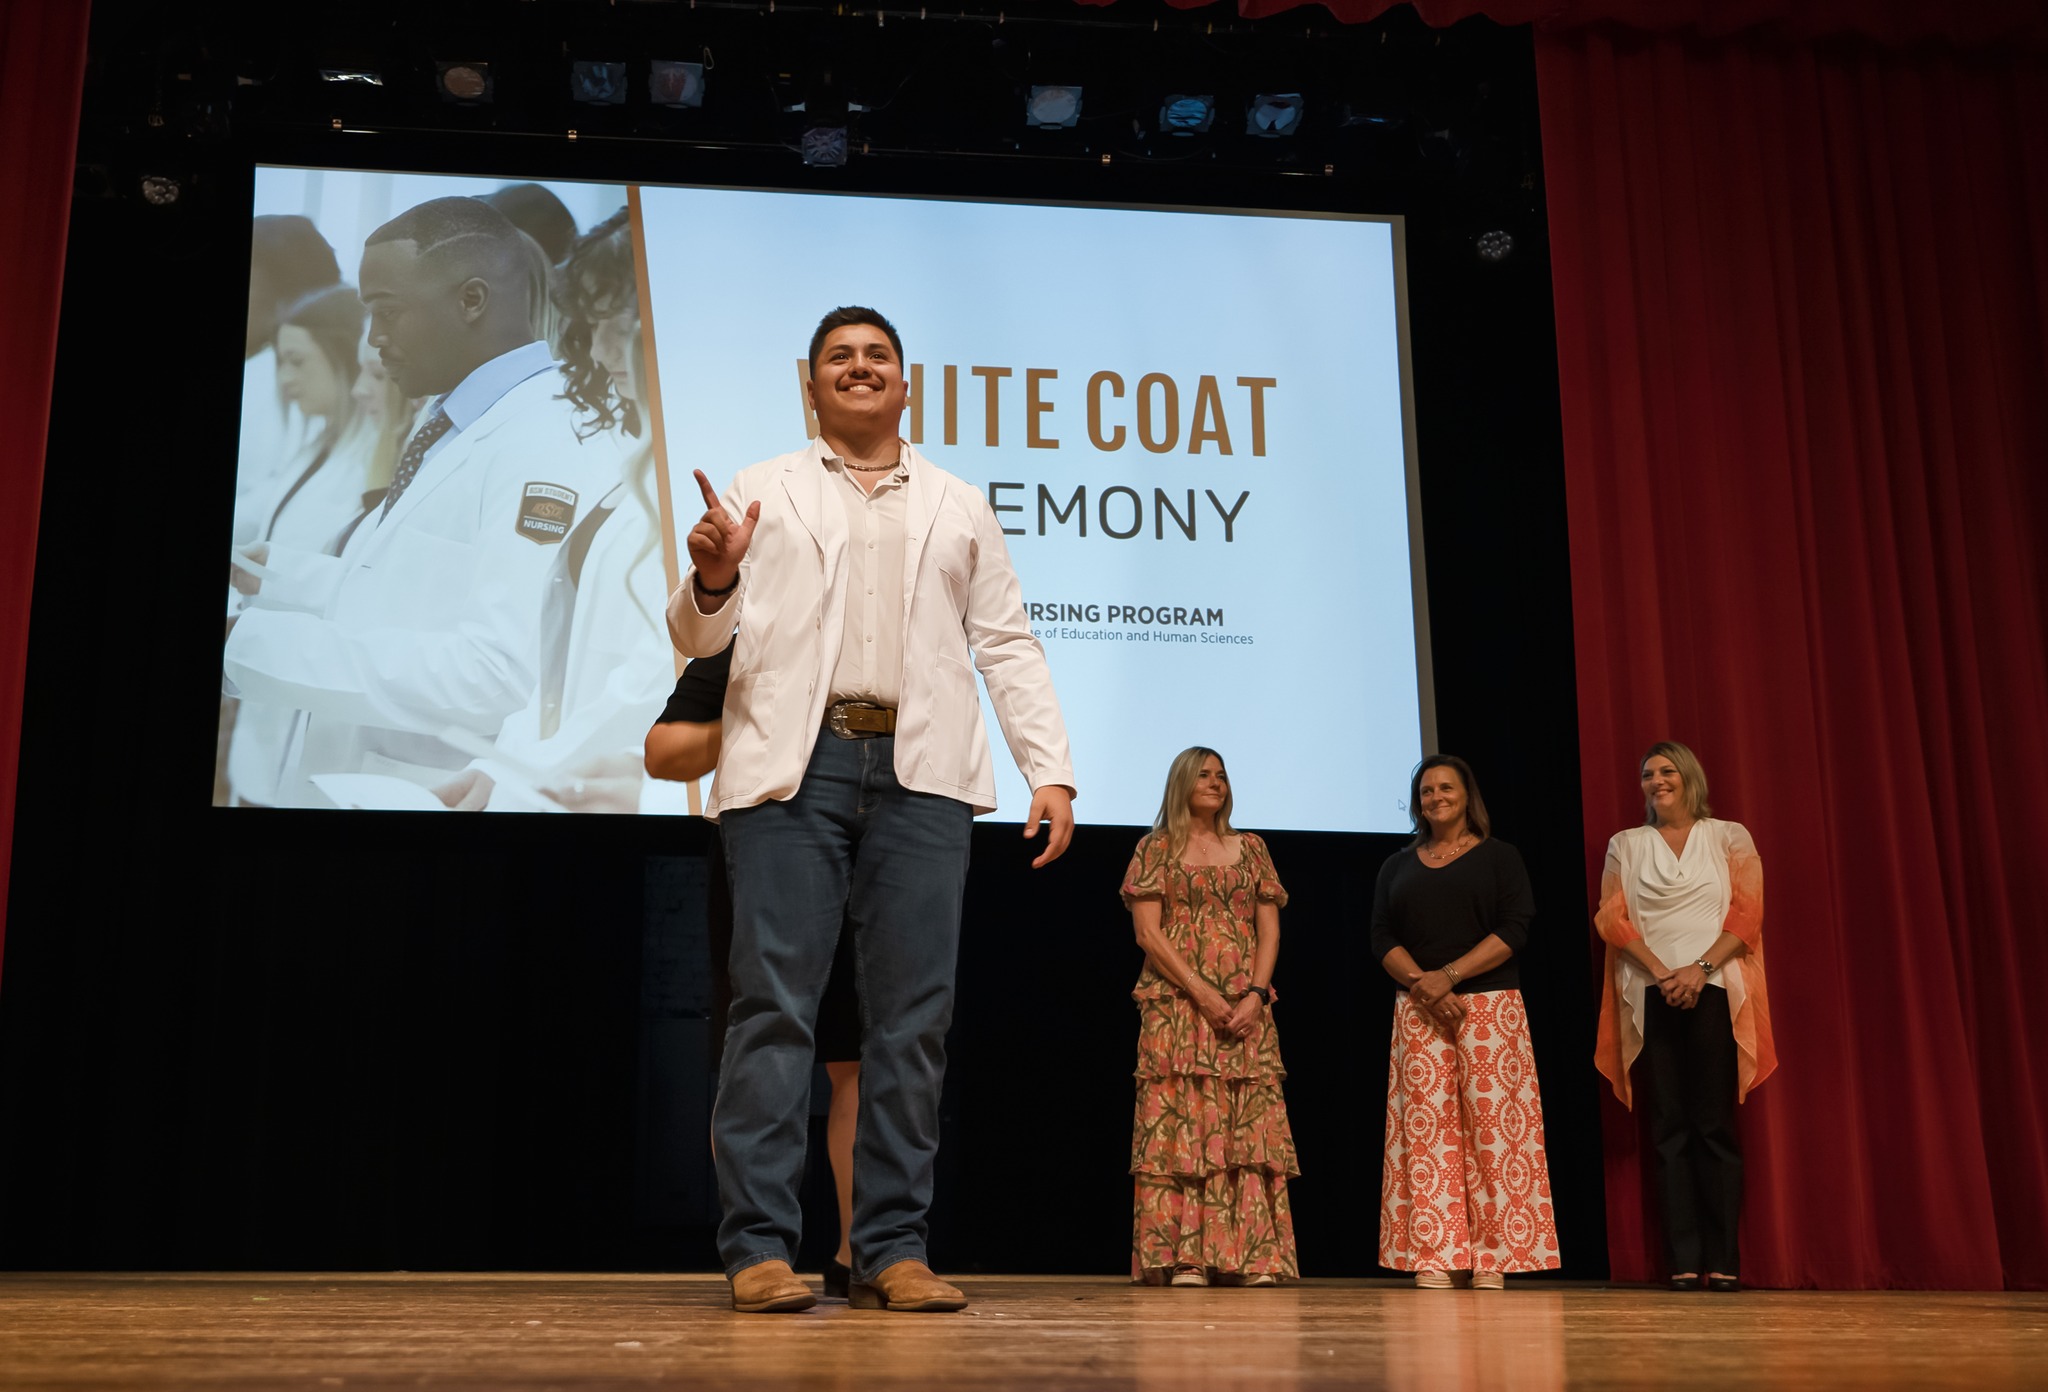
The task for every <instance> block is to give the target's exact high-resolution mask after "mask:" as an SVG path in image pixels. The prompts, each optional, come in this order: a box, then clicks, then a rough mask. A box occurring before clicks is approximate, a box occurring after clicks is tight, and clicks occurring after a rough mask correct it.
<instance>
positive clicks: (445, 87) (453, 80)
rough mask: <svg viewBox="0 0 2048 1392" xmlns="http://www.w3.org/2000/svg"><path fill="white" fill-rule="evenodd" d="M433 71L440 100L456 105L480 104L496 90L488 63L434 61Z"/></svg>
mask: <svg viewBox="0 0 2048 1392" xmlns="http://www.w3.org/2000/svg"><path fill="white" fill-rule="evenodd" d="M434 72H435V77H436V80H437V84H438V85H439V87H440V89H441V100H443V101H447V102H454V103H455V104H456V105H458V106H481V105H483V104H484V103H485V102H487V101H489V100H491V98H492V96H493V95H494V94H495V92H496V87H495V86H494V84H493V83H492V81H491V65H490V64H489V63H435V64H434Z"/></svg>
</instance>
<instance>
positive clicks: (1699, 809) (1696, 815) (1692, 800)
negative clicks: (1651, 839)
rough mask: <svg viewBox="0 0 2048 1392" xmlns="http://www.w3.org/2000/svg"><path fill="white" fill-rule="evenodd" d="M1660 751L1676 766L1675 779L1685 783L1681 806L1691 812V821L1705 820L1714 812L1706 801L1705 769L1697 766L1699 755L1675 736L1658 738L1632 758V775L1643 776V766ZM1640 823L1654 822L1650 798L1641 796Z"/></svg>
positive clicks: (1648, 823)
mask: <svg viewBox="0 0 2048 1392" xmlns="http://www.w3.org/2000/svg"><path fill="white" fill-rule="evenodd" d="M1659 755H1662V756H1663V757H1664V758H1666V759H1669V760H1670V761H1671V766H1672V767H1673V768H1675V769H1677V770H1678V777H1679V779H1680V780H1681V781H1682V782H1683V783H1684V784H1685V810H1686V811H1688V812H1690V813H1692V816H1693V820H1694V821H1705V820H1706V819H1707V818H1709V817H1711V816H1713V815H1714V809H1713V808H1712V807H1711V806H1709V805H1708V804H1707V771H1706V770H1705V769H1703V768H1701V767H1700V761H1699V756H1698V755H1696V754H1694V753H1693V752H1692V751H1691V750H1690V749H1687V748H1686V747H1685V746H1684V745H1682V744H1680V743H1679V742H1678V741H1677V740H1658V741H1657V742H1656V743H1655V744H1653V745H1651V746H1650V748H1649V750H1648V751H1647V752H1646V753H1645V754H1644V755H1643V757H1642V758H1640V759H1638V760H1636V777H1637V779H1638V780H1640V779H1641V778H1642V776H1643V766H1644V765H1645V764H1647V763H1649V762H1650V760H1652V759H1654V758H1656V757H1658V756H1659ZM1643 825H1644V826H1655V825H1657V808H1656V806H1655V804H1653V803H1652V802H1651V801H1650V799H1649V798H1648V797H1647V796H1645V797H1644V798H1643Z"/></svg>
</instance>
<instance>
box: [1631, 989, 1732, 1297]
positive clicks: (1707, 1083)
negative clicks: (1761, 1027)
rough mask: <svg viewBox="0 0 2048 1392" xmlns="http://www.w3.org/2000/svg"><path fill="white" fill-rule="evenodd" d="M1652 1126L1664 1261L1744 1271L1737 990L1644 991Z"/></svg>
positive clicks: (1669, 1265) (1680, 1267)
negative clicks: (1668, 998)
mask: <svg viewBox="0 0 2048 1392" xmlns="http://www.w3.org/2000/svg"><path fill="white" fill-rule="evenodd" d="M1643 1061H1644V1063H1646V1064H1647V1065H1648V1072H1649V1080H1650V1135H1651V1139H1652V1141H1653V1142H1654V1144H1655V1146H1656V1149H1657V1189H1658V1195H1659V1198H1660V1199H1661V1200H1662V1203H1663V1209H1664V1258H1665V1270H1666V1271H1667V1272H1670V1273H1671V1274H1673V1275H1676V1274H1677V1273H1679V1272H1682V1271H1695V1272H1699V1273H1700V1274H1702V1275H1704V1274H1706V1273H1707V1272H1709V1271H1718V1272H1721V1273H1723V1274H1724V1275H1729V1276H1734V1275H1737V1274H1739V1268H1740V1254H1739V1252H1738V1250H1737V1247H1736V1241H1737V1237H1736V1225H1737V1222H1738V1221H1739V1220H1740V1218H1741V1216H1742V1145H1741V1142H1740V1141H1739V1140H1737V1138H1736V1134H1735V1083H1736V1076H1735V1067H1736V1065H1735V1028H1734V1025H1733V1024H1732V1022H1731V1021H1730V1019H1729V1015H1728V993H1727V992H1726V991H1725V990H1723V989H1722V988H1721V987H1719V986H1709V987H1707V988H1706V989H1705V990H1703V991H1701V992H1700V999H1699V1004H1698V1005H1696V1006H1694V1007H1693V1008H1692V1009H1691V1010H1680V1009H1679V1008H1678V1007H1676V1006H1672V1005H1666V1004H1665V1003H1664V997H1663V996H1662V995H1660V994H1659V993H1658V991H1657V988H1656V987H1655V986H1652V987H1651V988H1650V989H1649V990H1648V991H1647V992H1645V993H1644V997H1643Z"/></svg>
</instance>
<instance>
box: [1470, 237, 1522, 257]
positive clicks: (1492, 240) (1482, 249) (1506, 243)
mask: <svg viewBox="0 0 2048 1392" xmlns="http://www.w3.org/2000/svg"><path fill="white" fill-rule="evenodd" d="M1474 245H1475V246H1476V247H1477V249H1478V251H1479V259H1480V260H1481V261H1505V260H1507V259H1508V255H1509V253H1510V252H1512V251H1514V249H1515V239H1514V238H1513V237H1512V236H1510V235H1509V234H1508V233H1506V232H1500V231H1494V232H1486V233H1482V234H1481V235H1480V238H1479V240H1478V241H1477V242H1476V243H1475V244H1474Z"/></svg>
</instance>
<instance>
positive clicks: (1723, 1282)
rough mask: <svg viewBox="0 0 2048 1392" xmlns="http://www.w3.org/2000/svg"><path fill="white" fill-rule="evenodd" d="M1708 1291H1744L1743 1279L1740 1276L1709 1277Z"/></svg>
mask: <svg viewBox="0 0 2048 1392" xmlns="http://www.w3.org/2000/svg"><path fill="white" fill-rule="evenodd" d="M1707 1289H1708V1290H1710V1291H1739V1290H1741V1289H1742V1278H1741V1277H1739V1276H1709V1277H1707Z"/></svg>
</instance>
